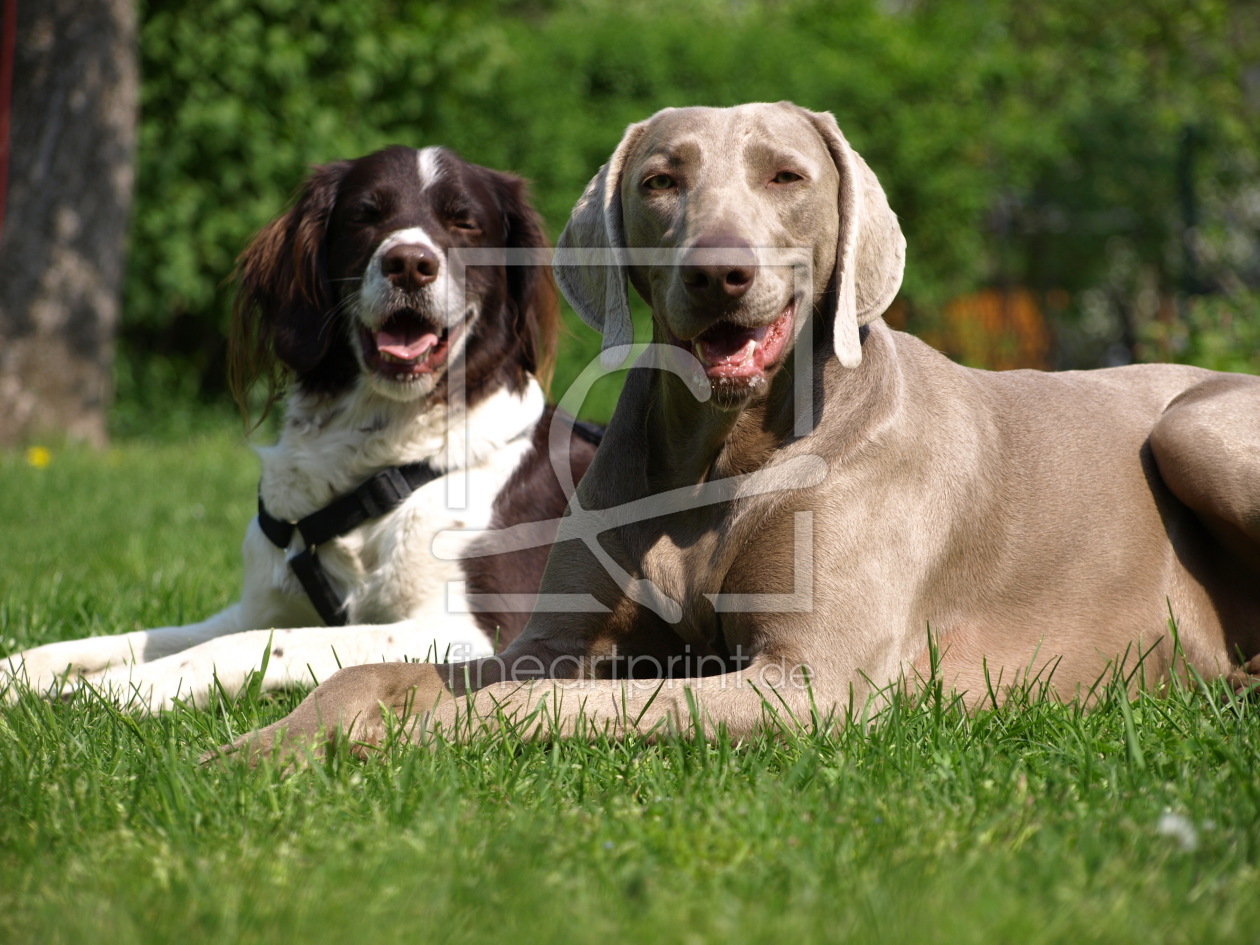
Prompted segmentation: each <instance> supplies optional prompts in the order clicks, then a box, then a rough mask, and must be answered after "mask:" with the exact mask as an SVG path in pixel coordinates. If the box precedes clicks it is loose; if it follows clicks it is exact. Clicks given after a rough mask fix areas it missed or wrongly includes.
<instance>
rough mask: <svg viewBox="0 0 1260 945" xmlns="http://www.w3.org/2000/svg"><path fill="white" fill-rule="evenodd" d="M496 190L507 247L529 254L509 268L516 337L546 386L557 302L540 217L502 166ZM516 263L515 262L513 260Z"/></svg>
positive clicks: (523, 186) (553, 349)
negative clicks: (503, 171)
mask: <svg viewBox="0 0 1260 945" xmlns="http://www.w3.org/2000/svg"><path fill="white" fill-rule="evenodd" d="M487 173H489V174H492V175H493V176H494V182H495V189H496V191H497V193H498V198H499V202H500V205H501V206H502V207H503V223H504V226H503V229H504V233H505V240H506V243H507V246H508V248H509V249H516V250H524V251H526V253H525V255H526V256H528V257H531V258H530V259H521V260H519V261H518V260H514V261H513V264H512V265H509V266H508V267H507V280H508V296H509V298H510V299H511V303H512V305H513V306H514V308H515V324H514V326H513V329H514V331H515V332H516V336H517V337H518V338H519V339H520V341H521V344H522V345H523V346H524V350H525V360H526V364H527V366H528V367H529V370H530V372H531V373H532V374H533V375H534V377H536V378H538V380H539V381H540V382H541V383H542V385H543V387H544V388H547V387H548V386H549V385H550V383H551V374H552V371H553V370H554V368H555V364H556V334H557V331H558V329H559V320H560V313H559V306H558V301H559V300H558V299H557V297H556V283H555V280H554V279H553V278H552V275H551V270H550V269H549V268H548V267H547V262H548V260H547V257H548V256H549V255H550V253H549V252H548V250H549V249H550V247H551V244H550V243H549V242H548V241H547V234H546V231H545V230H544V229H543V222H542V217H540V216H539V215H538V211H536V210H535V209H534V208H533V206H532V205H531V204H530V202H529V193H528V187H527V186H526V184H525V181H523V180H521V179H520V178H519V177H514V176H512V175H511V174H504V173H502V172H500V171H487ZM518 262H519V263H520V264H517V263H518Z"/></svg>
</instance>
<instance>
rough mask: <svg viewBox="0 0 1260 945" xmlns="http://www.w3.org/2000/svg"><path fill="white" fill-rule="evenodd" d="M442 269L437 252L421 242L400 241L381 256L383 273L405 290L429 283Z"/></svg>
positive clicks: (395, 284)
mask: <svg viewBox="0 0 1260 945" xmlns="http://www.w3.org/2000/svg"><path fill="white" fill-rule="evenodd" d="M440 269H441V263H440V262H439V261H438V257H437V253H435V252H434V251H433V250H432V249H430V248H429V247H427V246H424V245H422V244H420V243H399V244H398V245H397V246H392V247H390V249H389V250H388V251H387V252H386V253H385V255H384V256H382V257H381V275H383V276H384V277H385V278H386V279H388V280H389V281H390V282H391V283H393V285H394V286H396V287H397V288H399V289H402V290H403V291H410V290H413V289H419V288H420V287H421V286H426V285H428V284H429V283H430V282H432V281H433V280H434V279H436V278H437V276H438V271H439V270H440Z"/></svg>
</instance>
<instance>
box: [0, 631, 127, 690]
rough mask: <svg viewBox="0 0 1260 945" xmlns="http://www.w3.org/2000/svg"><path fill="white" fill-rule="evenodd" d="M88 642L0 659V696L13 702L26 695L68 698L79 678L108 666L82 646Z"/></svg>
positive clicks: (69, 642) (51, 646)
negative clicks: (27, 692)
mask: <svg viewBox="0 0 1260 945" xmlns="http://www.w3.org/2000/svg"><path fill="white" fill-rule="evenodd" d="M90 642H91V641H90V640H67V641H65V642H62V643H48V644H45V645H44V646H36V647H32V648H31V649H29V650H23V651H22V652H20V653H14V654H13V655H12V656H7V657H5V658H3V659H0V693H3V697H4V699H5V701H6V702H15V701H17V699H18V697H19V696H20V695H21V694H22V693H23V692H26V691H28V690H29V691H31V692H35V693H38V694H39V695H41V696H58V695H69V694H70V693H72V692H73V691H74V690H75V689H76V688H77V687H78V683H79V679H80V677H81V676H83V675H85V674H87V673H91V672H94V671H96V670H99V669H102V668H103V667H104V666H106V665H108V663H107V661H105V660H103V659H102V658H101V654H98V653H96V652H94V649H99V647H96V648H93V647H91V646H88V647H85V646H84V644H87V643H90Z"/></svg>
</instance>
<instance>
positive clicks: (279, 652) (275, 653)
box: [271, 646, 284, 659]
mask: <svg viewBox="0 0 1260 945" xmlns="http://www.w3.org/2000/svg"><path fill="white" fill-rule="evenodd" d="M271 655H272V656H274V657H275V658H276V659H280V657H282V656H284V647H282V646H278V647H276V648H275V649H274V650H272V651H271Z"/></svg>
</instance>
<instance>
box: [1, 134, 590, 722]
mask: <svg viewBox="0 0 1260 945" xmlns="http://www.w3.org/2000/svg"><path fill="white" fill-rule="evenodd" d="M502 249H505V250H506V253H505V252H498V253H497V254H496V253H495V252H494V251H495V250H502ZM546 249H547V242H546V238H545V235H544V233H543V230H542V227H541V224H540V221H539V218H538V216H537V214H536V213H535V212H534V210H533V209H532V208H531V207H530V205H529V204H528V202H527V200H526V194H525V186H524V183H523V182H522V181H521V180H519V179H517V178H515V177H512V176H510V175H507V174H503V173H499V172H497V171H493V170H489V169H487V168H483V167H478V166H475V165H472V164H468V163H466V162H464V161H463V160H461V159H460V158H458V157H457V156H456V155H455V154H454V153H453V152H451V151H449V150H445V149H443V148H437V147H429V148H424V149H423V150H414V149H412V148H406V147H391V148H387V149H385V150H383V151H379V152H377V153H374V154H370V155H368V156H366V157H362V158H359V159H357V160H353V161H341V162H337V163H334V164H329V165H326V166H323V167H319V168H317V169H316V170H315V171H314V173H313V174H312V176H311V177H310V179H309V180H308V181H306V184H305V186H304V188H303V189H302V191H301V194H300V196H299V197H298V199H297V201H296V203H295V205H294V206H293V207H292V209H290V210H289V211H288V212H287V213H285V214H284V215H282V216H281V217H279V218H278V219H276V220H275V221H273V222H272V223H271V224H270V225H268V226H267V227H266V228H265V229H263V230H262V232H260V233H259V234H258V236H257V237H256V238H255V239H254V241H253V242H252V243H251V245H250V246H249V247H248V248H247V249H246V250H245V252H244V253H243V254H242V256H241V259H240V263H239V272H238V275H239V279H240V288H239V294H238V298H237V304H236V311H235V318H234V327H233V339H232V341H233V345H232V348H233V354H232V367H233V386H234V388H235V390H236V392H237V395H238V397H244V396H245V395H246V394H247V393H248V390H249V388H250V387H251V386H252V383H253V382H254V381H255V380H256V379H258V378H259V377H260V376H262V377H265V378H267V379H268V380H269V382H270V385H271V386H270V393H271V395H272V399H274V397H275V391H276V389H277V383H278V382H279V380H280V379H281V375H282V374H290V375H291V376H292V378H293V384H292V391H291V393H290V394H289V396H288V399H287V404H286V408H285V418H284V424H283V430H282V433H281V435H280V439H279V442H278V443H277V444H276V445H274V446H271V447H267V448H264V449H260V450H259V455H260V457H261V461H262V478H261V483H260V486H259V498H260V508H265V510H266V514H265V515H263V514H262V513H261V512H260V518H258V519H255V520H254V521H253V522H251V523H250V525H249V527H248V529H247V531H246V535H245V541H244V545H243V549H242V551H243V554H244V558H245V578H244V585H243V590H242V594H241V599H240V602H239V603H237V604H234V605H232V606H231V607H229V608H227V609H226V610H224V611H223V612H221V613H219V614H216V615H215V616H213V617H211V618H209V619H208V620H205V621H202V622H201V623H195V624H190V625H188V626H180V627H163V628H160V629H155V630H143V631H137V632H134V633H125V634H120V635H117V636H107V637H94V638H87V639H81V640H70V641H66V642H60V643H52V644H48V645H46V646H41V647H37V648H34V649H31V650H27V651H26V652H23V653H20V654H16V655H15V656H13V657H10V658H9V659H8V661H7V667H5V668H7V670H8V672H9V674H10V675H11V677H14V678H17V679H25V680H26V681H27V682H28V683H29V685H30V686H31V687H32V688H34V689H37V690H39V691H44V692H47V691H53V690H57V689H59V688H61V687H62V686H63V685H64V686H65V687H66V688H67V689H72V688H74V687H75V686H76V685H77V684H78V683H79V682H80V681H81V680H86V681H88V682H90V683H91V684H92V685H94V686H96V687H98V688H101V689H103V690H105V691H108V692H110V693H112V694H113V695H114V696H115V697H116V698H120V699H122V700H124V701H126V702H129V703H132V704H135V705H138V706H141V707H147V708H149V709H152V710H155V711H156V710H161V709H165V708H169V707H170V706H171V705H172V704H173V702H174V700H176V699H177V698H179V699H182V700H186V701H188V702H190V703H192V704H195V705H203V704H205V703H206V702H207V701H208V700H209V699H210V698H211V697H212V696H213V694H214V684H215V680H216V678H217V684H218V686H219V687H222V689H224V690H225V691H226V692H227V693H229V694H231V693H233V692H235V691H236V690H237V689H239V687H240V686H241V685H242V683H243V682H244V680H245V679H246V678H247V676H248V674H249V673H250V672H251V671H256V670H258V669H259V668H260V667H261V665H262V662H263V655H264V652H265V651H266V650H267V647H268V645H269V644H270V647H271V649H270V653H269V656H268V659H267V661H266V673H265V677H264V678H263V679H262V684H263V686H264V688H266V689H275V688H280V687H284V686H289V685H292V684H302V683H305V684H310V683H311V682H319V681H320V680H322V679H324V678H327V677H328V676H330V675H332V674H333V673H334V672H335V671H336V670H337V669H338V667H339V666H341V665H353V664H358V663H368V662H373V661H380V660H403V659H407V658H413V659H423V658H426V657H427V658H442V659H464V658H473V657H477V656H485V655H488V654H490V653H493V652H494V651H495V649H496V647H499V646H504V645H506V644H507V643H509V642H510V641H511V640H512V639H513V638H515V636H516V635H517V634H518V633H519V632H520V630H521V629H522V627H523V625H524V622H525V618H526V617H527V616H528V612H529V610H530V603H531V602H532V599H533V595H534V594H535V593H536V592H537V589H538V583H539V580H540V579H541V576H542V570H543V565H544V562H545V559H546V555H547V550H548V548H547V541H549V539H550V537H552V535H554V524H552V525H551V526H547V527H550V529H551V531H550V533H547V534H543V536H542V538H543V539H544V540H542V541H540V542H538V543H536V544H535V546H534V547H532V548H530V549H527V550H522V551H520V552H518V553H515V554H507V555H497V556H490V557H487V556H479V557H474V558H469V559H467V560H451V558H450V557H448V558H447V559H445V560H439V559H437V558H435V557H434V556H433V554H432V552H431V544H432V541H433V537H434V535H435V534H437V533H438V532H439V531H442V530H444V529H450V528H473V529H485V528H497V527H501V526H509V525H513V524H516V523H520V522H524V521H533V520H536V519H541V520H544V521H548V520H554V519H555V518H556V517H557V516H559V515H560V514H561V512H562V511H563V509H564V507H565V502H566V500H567V496H566V495H565V493H564V490H563V488H562V486H561V484H560V482H559V481H558V480H557V478H556V475H555V474H554V472H553V466H552V462H551V456H550V453H551V447H550V446H549V444H548V436H549V432H550V428H551V423H552V418H553V415H554V412H553V411H552V410H551V409H550V408H548V406H547V404H546V401H545V398H544V394H543V390H542V388H541V386H540V383H539V378H540V377H545V376H546V375H547V374H548V372H549V370H550V367H551V364H552V361H553V358H554V346H555V337H556V330H557V308H556V304H557V299H556V294H555V288H554V283H553V281H552V277H551V273H550V269H549V268H548V266H547V263H548V261H549V260H548V256H547V255H546V254H545V252H544V255H542V256H538V253H539V252H540V251H545V250H546ZM460 251H465V253H467V251H478V252H480V256H477V257H475V260H474V261H476V260H480V262H481V263H483V264H481V265H470V266H466V267H465V266H462V265H459V264H458V258H457V257H458V255H459V252H460ZM487 252H488V253H489V256H488V257H487V255H486V254H487ZM513 253H515V258H509V257H511V256H512V254H513ZM531 256H533V257H537V258H532V259H531ZM487 261H489V262H491V263H492V264H489V265H486V264H484V263H485V262H487ZM531 262H532V263H533V264H532V265H530V264H529V263H531ZM560 421H561V423H565V424H566V425H567V424H568V421H567V420H566V419H565V418H563V417H562V418H560ZM566 428H567V427H566ZM571 433H572V431H571V430H570V431H569V432H568V433H567V434H566V435H565V436H563V437H562V438H561V439H562V440H563V441H564V442H565V443H566V445H567V446H568V447H569V456H568V460H567V461H568V462H570V464H571V470H570V471H571V473H572V475H573V477H574V478H579V477H580V476H581V475H582V473H583V472H584V471H585V469H586V466H587V465H588V464H589V463H590V460H591V457H592V455H593V453H594V447H593V446H592V445H591V444H590V443H589V442H587V441H586V440H584V439H582V438H580V437H578V438H575V439H574V440H573V441H572V443H568V440H569V435H571ZM408 464H420V465H419V466H418V468H419V469H420V470H421V472H422V475H420V476H418V477H413V478H414V479H416V480H417V484H418V488H415V490H414V491H412V492H410V494H409V495H406V496H405V498H403V500H402V501H401V504H399V505H397V506H396V507H395V508H393V509H392V510H389V511H386V512H385V513H384V514H379V515H371V513H372V512H378V511H380V509H377V508H368V509H356V511H357V514H358V518H359V519H362V521H359V522H358V523H357V524H355V525H354V527H352V528H350V529H349V530H348V531H347V532H346V533H345V534H342V535H339V536H336V537H331V538H328V539H327V540H324V541H321V542H320V543H319V544H318V547H317V548H316V550H315V555H316V556H317V560H318V569H317V570H318V571H319V574H317V578H318V579H320V580H322V581H324V582H325V584H326V589H327V593H328V598H329V601H331V604H330V606H332V607H334V608H337V607H339V608H340V613H339V614H338V615H337V618H336V619H338V620H344V621H345V622H346V623H347V624H348V625H344V626H327V625H324V626H321V623H323V622H324V621H322V620H321V615H320V613H317V607H316V604H315V603H314V602H313V597H312V595H311V593H309V592H308V590H307V587H306V586H305V585H304V584H302V583H299V579H298V576H297V574H296V572H295V570H294V566H293V565H292V562H293V560H294V559H295V558H298V557H300V555H301V553H302V552H303V551H305V549H306V545H307V541H306V540H304V534H303V530H302V528H301V527H300V525H299V527H298V528H293V527H291V525H290V523H301V522H302V520H303V519H305V517H306V516H308V515H310V514H311V513H314V512H316V511H317V510H320V509H323V508H325V507H327V506H328V505H329V503H331V502H333V501H334V500H336V499H338V497H342V496H345V495H347V494H348V493H351V492H352V491H353V490H355V489H356V487H359V486H360V484H361V483H364V482H365V481H366V480H371V479H372V477H374V476H376V477H378V478H379V476H380V474H381V471H382V470H389V469H390V468H393V467H399V466H406V465H408ZM386 485H387V486H388V485H389V483H388V482H387V483H386ZM402 491H403V492H404V493H405V492H406V491H407V489H406V487H404V488H403V490H402ZM396 498H397V497H396ZM368 501H369V504H370V502H371V498H370V497H369V500H368ZM268 518H269V519H270V522H268V521H267V520H268ZM268 524H270V525H271V527H270V528H264V526H266V525H268ZM277 528H278V532H277ZM307 531H308V532H309V531H310V527H309V526H308V528H307ZM267 532H270V533H271V536H272V537H271V538H269V537H268V534H267ZM277 536H278V537H277ZM305 537H306V538H310V535H309V534H307V535H306V536H305ZM277 541H278V542H279V545H280V546H277V544H276V542H277ZM454 557H456V558H457V557H458V554H456V555H455V556H454ZM0 665H3V664H0ZM2 682H3V673H2V672H0V683H2ZM18 688H19V687H18V686H10V687H9V691H10V697H12V696H14V695H16V693H17V690H18Z"/></svg>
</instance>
